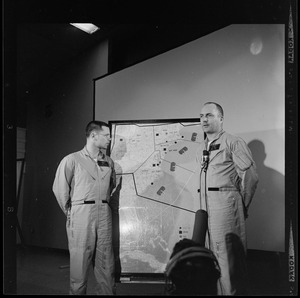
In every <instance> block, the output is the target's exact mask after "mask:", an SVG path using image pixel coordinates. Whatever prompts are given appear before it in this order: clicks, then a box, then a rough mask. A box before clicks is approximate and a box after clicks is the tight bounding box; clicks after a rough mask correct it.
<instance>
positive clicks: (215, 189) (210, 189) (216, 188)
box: [207, 186, 239, 191]
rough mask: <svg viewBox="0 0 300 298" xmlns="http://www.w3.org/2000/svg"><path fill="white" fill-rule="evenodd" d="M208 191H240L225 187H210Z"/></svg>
mask: <svg viewBox="0 0 300 298" xmlns="http://www.w3.org/2000/svg"><path fill="white" fill-rule="evenodd" d="M207 190H208V191H239V190H238V189H237V188H236V187H234V186H224V187H208V188H207Z"/></svg>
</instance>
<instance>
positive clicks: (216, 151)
mask: <svg viewBox="0 0 300 298" xmlns="http://www.w3.org/2000/svg"><path fill="white" fill-rule="evenodd" d="M224 133H225V131H224V130H221V131H220V132H219V133H218V134H217V135H216V137H215V138H214V139H213V140H212V141H211V143H210V146H211V145H213V144H215V142H216V141H217V140H218V139H219V138H220V137H221V136H222V135H223V134H224ZM207 147H208V138H207V137H206V138H205V140H204V149H205V150H208V149H209V148H207ZM218 152H219V150H212V151H209V161H211V160H212V159H213V158H214V157H215V156H216V155H217V154H218ZM202 154H203V151H198V158H200V159H199V160H201V156H202Z"/></svg>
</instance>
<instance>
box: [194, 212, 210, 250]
mask: <svg viewBox="0 0 300 298" xmlns="http://www.w3.org/2000/svg"><path fill="white" fill-rule="evenodd" d="M207 228H208V214H207V212H206V211H205V210H203V209H199V210H197V212H196V214H195V222H194V230H193V237H192V240H193V241H195V242H197V243H199V244H200V245H201V246H203V247H205V237H206V232H207Z"/></svg>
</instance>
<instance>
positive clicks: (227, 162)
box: [197, 102, 258, 295]
mask: <svg viewBox="0 0 300 298" xmlns="http://www.w3.org/2000/svg"><path fill="white" fill-rule="evenodd" d="M223 119H224V113H223V109H222V107H221V106H220V105H219V104H217V103H214V102H207V103H205V104H204V106H203V108H202V110H201V113H200V122H201V126H202V129H203V131H204V133H205V134H206V138H205V140H204V141H203V142H202V143H201V144H200V148H199V151H198V153H197V160H198V161H199V163H200V164H201V170H200V190H199V191H200V209H203V210H206V211H207V213H208V231H207V235H206V246H207V247H208V248H209V249H211V250H212V251H213V252H214V254H215V256H216V257H217V259H218V262H219V265H220V268H221V278H220V283H219V289H218V294H219V295H244V294H246V293H247V289H246V288H247V285H246V283H247V274H246V272H247V269H246V260H245V256H246V250H247V246H246V227H245V220H246V218H247V216H248V208H249V205H250V203H251V200H252V198H253V196H254V193H255V190H256V187H257V183H258V176H257V173H256V165H255V162H254V160H253V158H252V154H251V151H250V149H249V148H248V146H247V144H246V143H245V141H244V140H242V139H241V138H239V137H236V136H233V135H230V134H228V133H227V132H225V131H224V130H223ZM204 150H205V151H204Z"/></svg>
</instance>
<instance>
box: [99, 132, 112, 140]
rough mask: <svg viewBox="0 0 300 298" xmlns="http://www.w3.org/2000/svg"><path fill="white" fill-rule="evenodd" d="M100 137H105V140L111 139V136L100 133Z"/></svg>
mask: <svg viewBox="0 0 300 298" xmlns="http://www.w3.org/2000/svg"><path fill="white" fill-rule="evenodd" d="M99 135H100V136H103V137H105V138H107V139H110V134H105V135H103V134H101V133H99Z"/></svg>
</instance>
